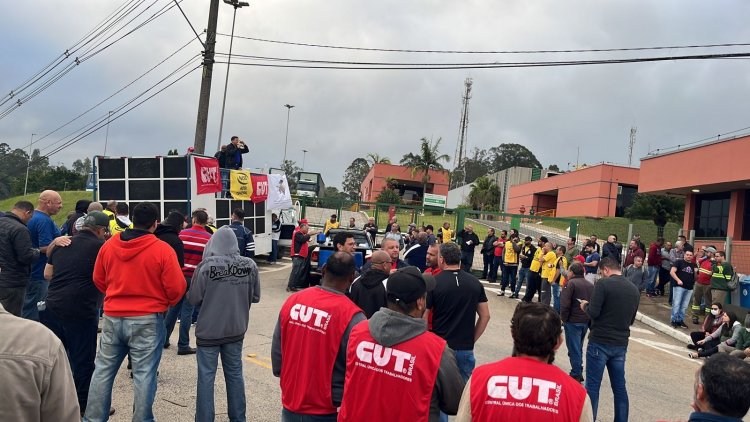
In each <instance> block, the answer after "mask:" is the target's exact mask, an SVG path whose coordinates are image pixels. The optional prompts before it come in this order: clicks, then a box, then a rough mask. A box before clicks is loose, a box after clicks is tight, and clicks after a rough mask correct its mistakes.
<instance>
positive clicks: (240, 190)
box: [229, 170, 253, 201]
mask: <svg viewBox="0 0 750 422" xmlns="http://www.w3.org/2000/svg"><path fill="white" fill-rule="evenodd" d="M229 192H231V194H232V198H234V199H238V200H242V201H249V200H250V199H251V197H252V195H253V184H252V183H250V171H249V170H232V171H231V172H230V173H229Z"/></svg>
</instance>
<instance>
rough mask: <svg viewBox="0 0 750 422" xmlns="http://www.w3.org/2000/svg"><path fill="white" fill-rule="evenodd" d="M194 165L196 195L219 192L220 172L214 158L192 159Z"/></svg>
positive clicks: (217, 161) (217, 162)
mask: <svg viewBox="0 0 750 422" xmlns="http://www.w3.org/2000/svg"><path fill="white" fill-rule="evenodd" d="M193 159H194V161H193V163H195V179H196V180H195V185H196V189H195V192H196V193H197V194H198V195H202V194H205V193H215V192H221V172H220V170H219V160H217V159H216V158H201V157H193Z"/></svg>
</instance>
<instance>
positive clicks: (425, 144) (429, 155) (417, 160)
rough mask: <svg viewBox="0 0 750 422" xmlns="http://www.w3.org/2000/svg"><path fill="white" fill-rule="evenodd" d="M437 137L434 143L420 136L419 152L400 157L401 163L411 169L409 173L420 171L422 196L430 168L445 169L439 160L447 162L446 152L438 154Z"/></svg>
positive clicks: (438, 140)
mask: <svg viewBox="0 0 750 422" xmlns="http://www.w3.org/2000/svg"><path fill="white" fill-rule="evenodd" d="M441 141H442V138H438V139H437V141H435V143H432V142H430V141H428V140H427V138H422V139H421V140H420V148H419V149H420V153H419V154H414V153H411V152H410V153H408V154H406V155H404V157H403V158H402V159H401V165H403V166H407V167H409V168H410V169H411V175H412V177H414V175H415V174H417V173H422V196H423V197H424V194H425V193H427V183H429V182H430V173H429V171H430V170H445V168H444V167H443V165H442V164H441V161H444V162H446V163H447V162H449V161H450V159H451V158H450V157H449V156H448V155H447V154H442V155H441V154H440V142H441Z"/></svg>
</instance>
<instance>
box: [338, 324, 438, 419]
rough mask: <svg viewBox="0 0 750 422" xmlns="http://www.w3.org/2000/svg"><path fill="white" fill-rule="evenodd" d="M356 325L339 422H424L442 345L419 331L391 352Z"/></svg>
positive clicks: (426, 333) (394, 347)
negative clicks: (418, 333)
mask: <svg viewBox="0 0 750 422" xmlns="http://www.w3.org/2000/svg"><path fill="white" fill-rule="evenodd" d="M369 327H370V326H369V321H362V322H360V323H359V324H357V325H356V326H355V327H354V328H353V329H352V332H351V334H350V335H349V345H348V346H347V350H346V381H345V383H344V399H343V400H342V401H341V413H339V419H338V420H339V421H353V422H359V421H368V420H370V421H413V422H418V421H422V422H427V421H428V419H429V416H430V401H431V400H432V391H433V390H434V388H435V380H436V379H437V373H438V368H439V367H440V358H441V356H442V354H443V350H444V349H445V344H446V343H445V340H443V339H441V338H440V337H438V336H436V335H435V334H432V333H430V332H427V331H426V332H424V333H422V334H420V335H418V336H416V337H414V338H412V339H410V340H407V341H405V342H403V343H399V344H397V345H394V346H392V347H385V346H381V345H379V344H378V343H377V342H376V341H375V340H374V339H373V338H372V336H371V335H370V328H369Z"/></svg>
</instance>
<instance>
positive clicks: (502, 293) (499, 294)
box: [497, 290, 505, 296]
mask: <svg viewBox="0 0 750 422" xmlns="http://www.w3.org/2000/svg"><path fill="white" fill-rule="evenodd" d="M497 295H498V296H505V290H503V291H502V292H500V293H498V294H497Z"/></svg>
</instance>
